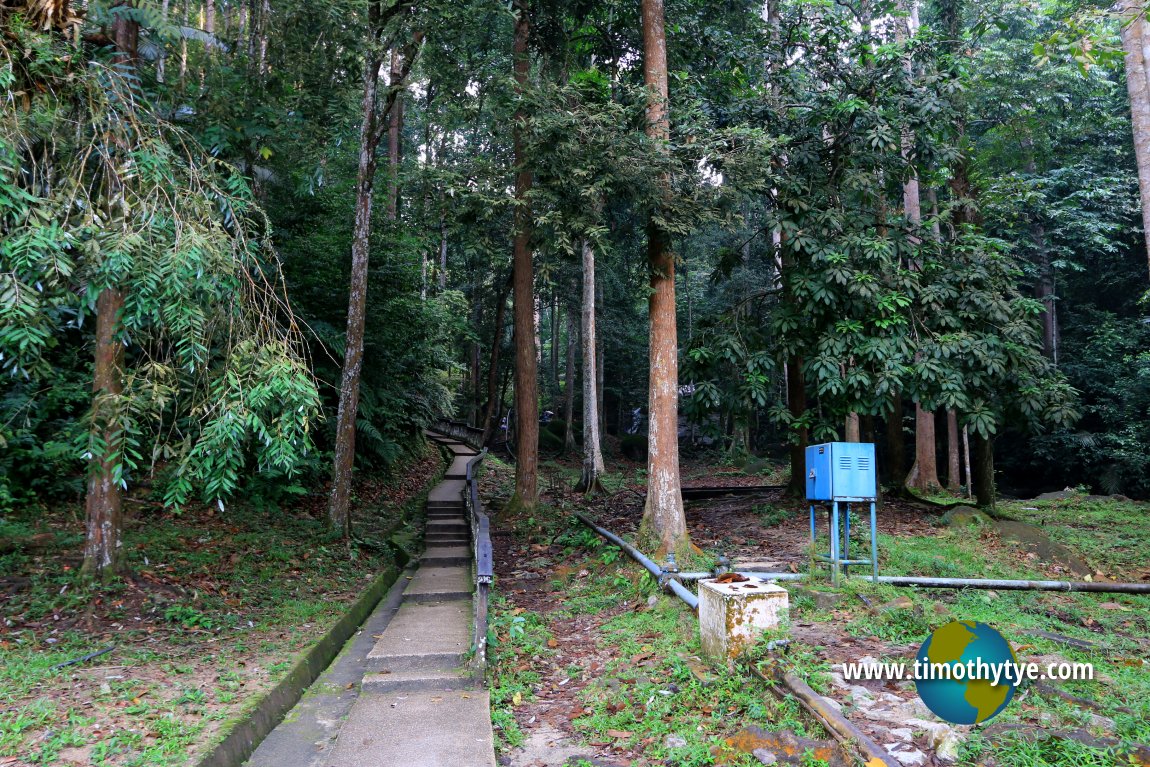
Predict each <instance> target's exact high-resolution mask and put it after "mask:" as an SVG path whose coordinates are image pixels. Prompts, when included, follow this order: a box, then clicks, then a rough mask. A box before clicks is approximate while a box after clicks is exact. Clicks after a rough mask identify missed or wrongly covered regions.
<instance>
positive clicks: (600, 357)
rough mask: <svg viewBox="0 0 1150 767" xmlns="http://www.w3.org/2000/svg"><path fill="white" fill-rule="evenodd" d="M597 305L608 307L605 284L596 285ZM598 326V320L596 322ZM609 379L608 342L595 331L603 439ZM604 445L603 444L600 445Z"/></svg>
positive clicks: (600, 425) (596, 397)
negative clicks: (605, 298) (604, 289)
mask: <svg viewBox="0 0 1150 767" xmlns="http://www.w3.org/2000/svg"><path fill="white" fill-rule="evenodd" d="M595 296H596V298H595V307H596V310H598V307H604V309H605V308H606V307H605V305H604V303H603V286H602V285H601V284H600V285H597V286H596V287H595ZM596 328H598V322H596ZM606 380H607V342H606V340H605V339H604V338H603V334H602V333H600V332H598V330H597V329H596V332H595V402H596V404H597V405H598V407H599V411H598V413H597V415H598V418H599V438H600V439H602V438H603V435H605V434H606V433H607V402H606V391H607V389H606V384H605V383H604V382H605V381H606ZM600 447H602V445H600Z"/></svg>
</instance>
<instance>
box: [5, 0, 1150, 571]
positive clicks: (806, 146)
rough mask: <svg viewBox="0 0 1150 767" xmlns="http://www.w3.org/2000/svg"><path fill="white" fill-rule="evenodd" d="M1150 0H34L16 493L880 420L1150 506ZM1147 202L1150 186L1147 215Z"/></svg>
mask: <svg viewBox="0 0 1150 767" xmlns="http://www.w3.org/2000/svg"><path fill="white" fill-rule="evenodd" d="M1144 17H1145V9H1144V8H1143V7H1141V6H1139V5H1136V4H1132V3H1120V4H1119V5H1117V6H1114V7H1111V8H1104V7H1101V6H1094V5H1090V4H1087V3H1066V2H1029V1H1023V0H994V2H990V3H984V4H971V3H965V2H962V0H925V1H924V2H921V3H920V2H917V0H892V1H890V2H871V1H870V0H859V1H858V2H836V3H830V2H823V1H822V0H768V2H766V3H765V4H760V3H748V2H722V3H713V2H698V1H697V0H671V1H670V2H668V3H666V5H665V7H664V4H663V3H661V2H651V0H648V1H647V2H644V3H638V2H635V3H615V2H577V3H555V2H548V1H546V0H516V2H514V3H512V4H511V5H507V4H505V3H495V2H489V1H487V0H478V1H476V2H472V1H471V0H466V1H465V2H451V3H445V2H439V0H422V1H418V0H402V1H400V2H390V1H389V0H336V1H335V2H330V3H323V4H317V3H308V2H300V1H299V0H235V1H234V2H233V1H231V0H189V1H186V2H180V3H173V2H170V0H163V2H157V1H155V0H136V1H134V2H124V1H120V0H104V1H101V2H95V1H94V2H90V3H70V2H67V0H34V1H29V2H18V1H16V0H6V1H5V2H4V3H3V5H2V6H0V25H2V28H3V31H2V38H0V87H2V89H3V92H4V104H3V111H2V113H0V239H2V242H0V373H2V375H3V377H4V381H5V384H4V387H3V390H2V394H0V448H2V450H0V511H3V512H5V513H7V512H8V511H11V510H15V509H19V508H26V507H29V506H34V505H36V504H48V503H55V502H60V501H64V500H67V499H75V498H78V497H79V496H80V494H84V495H85V496H86V503H87V513H88V528H87V529H88V532H87V539H88V552H87V553H88V563H87V565H86V566H87V567H88V568H89V569H92V570H94V571H100V570H102V569H104V568H105V567H107V568H109V569H114V566H115V559H116V551H117V548H116V547H117V545H118V544H117V539H116V537H115V534H114V532H109V533H108V535H109V536H111V537H110V538H106V537H103V534H102V533H101V532H100V531H101V530H107V531H114V530H115V529H117V527H118V525H119V524H120V521H119V520H120V515H121V503H122V496H123V494H124V493H127V494H129V496H133V497H134V496H136V495H139V496H140V497H144V498H149V499H151V500H152V501H153V502H155V503H157V504H159V505H160V506H161V507H167V508H179V507H181V506H182V505H185V504H188V503H205V502H206V503H213V504H217V503H218V504H220V505H221V506H224V505H226V504H227V503H230V502H231V501H232V500H234V499H241V498H242V499H245V500H251V499H261V500H262V501H266V502H267V503H270V504H276V503H279V502H282V501H284V500H286V499H290V498H291V497H294V496H303V495H308V494H324V495H325V496H327V495H329V496H330V498H329V500H328V515H329V517H330V520H331V523H332V525H333V527H334V528H335V529H337V530H341V531H342V533H343V534H344V535H345V536H347V535H350V534H351V533H350V522H349V519H350V516H349V511H348V509H349V506H350V504H351V503H352V498H353V495H354V486H353V484H352V477H353V472H354V471H355V470H356V469H358V470H360V471H369V472H370V471H387V469H388V467H390V466H392V465H394V464H395V462H396V461H397V460H399V459H400V458H402V457H403V456H405V455H407V454H410V452H411V451H414V450H418V449H420V448H419V446H420V445H421V444H422V431H423V429H424V428H426V427H427V426H429V425H431V424H433V423H434V422H436V421H437V420H440V419H447V418H455V419H458V420H461V421H466V422H467V423H469V424H470V425H471V426H473V427H475V428H476V429H478V430H481V432H482V435H483V439H484V441H485V442H486V443H488V444H489V445H490V446H492V447H493V449H503V448H506V450H507V453H508V455H509V456H514V457H515V458H516V460H517V483H516V499H517V502H518V503H522V504H523V505H525V506H529V507H530V506H533V505H534V503H535V502H536V497H537V490H536V486H535V484H536V474H537V470H538V469H537V465H538V460H539V454H540V451H542V452H543V454H544V455H545V456H546V455H548V454H551V453H560V452H568V453H571V454H575V453H577V452H581V453H582V455H583V460H584V476H583V480H582V481H581V482H580V487H581V489H583V490H588V491H595V490H597V489H601V488H600V485H599V482H598V475H599V474H601V473H602V472H603V471H604V454H606V458H607V460H608V461H610V460H618V459H619V458H620V457H623V458H627V457H629V458H632V459H636V460H640V461H645V462H646V463H647V467H648V483H649V492H648V512H649V518H648V520H647V523H646V527H645V530H647V531H648V532H652V533H653V534H655V535H657V536H658V537H659V540H660V543H661V545H663V546H668V547H677V546H680V545H682V544H683V541H684V540H685V536H686V533H685V528H684V527H683V526H682V525H681V524H679V521H681V518H682V501H681V498H679V491H678V483H679V476H678V455H679V452H680V451H682V450H710V451H714V452H715V453H716V454H719V455H722V456H726V457H730V458H732V459H745V458H746V457H747V456H748V455H752V454H753V455H759V456H768V457H771V458H777V459H780V460H781V459H784V458H786V457H787V456H790V458H789V460H790V463H791V472H792V473H791V479H792V483H795V482H800V483H801V481H802V464H801V460H802V448H803V446H804V445H806V444H808V443H810V442H821V441H831V440H840V439H841V440H850V441H858V440H862V441H867V442H875V443H876V444H877V445H878V450H879V457H880V468H881V471H882V474H883V480H884V482H885V483H886V484H887V486H888V488H890V489H891V490H892V491H895V492H903V491H904V489H905V488H910V490H911V491H914V492H928V493H929V492H934V491H937V490H940V489H941V488H943V487H944V486H945V487H946V488H948V489H949V490H950V491H951V492H960V491H965V492H969V493H972V494H974V495H976V496H977V499H978V501H979V502H980V503H983V504H992V503H993V502H994V499H995V496H996V493H1008V494H1009V493H1015V492H1024V491H1032V490H1039V489H1045V488H1049V487H1053V486H1055V485H1057V486H1060V487H1061V486H1065V485H1081V486H1084V487H1087V488H1089V489H1091V490H1093V491H1100V492H1106V493H1124V494H1127V495H1131V496H1136V497H1148V496H1150V479H1148V478H1150V459H1147V457H1146V456H1147V451H1146V450H1145V445H1146V444H1147V442H1148V441H1150V322H1148V320H1147V308H1146V303H1145V296H1146V294H1147V289H1146V288H1147V266H1148V260H1147V245H1146V238H1145V231H1144V230H1145V227H1146V223H1145V222H1146V221H1147V220H1150V219H1147V218H1146V216H1147V215H1150V214H1148V213H1147V207H1148V202H1150V79H1148V77H1147V62H1146V61H1145V60H1143V58H1142V55H1143V54H1142V40H1143V37H1144V36H1145V34H1146V30H1145V26H1146V23H1145V18H1144ZM1140 211H1141V215H1140Z"/></svg>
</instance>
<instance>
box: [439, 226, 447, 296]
mask: <svg viewBox="0 0 1150 767" xmlns="http://www.w3.org/2000/svg"><path fill="white" fill-rule="evenodd" d="M439 290H440V291H444V290H447V212H446V211H445V210H444V209H443V207H442V206H440V213H439Z"/></svg>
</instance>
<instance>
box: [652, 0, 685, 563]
mask: <svg viewBox="0 0 1150 767" xmlns="http://www.w3.org/2000/svg"><path fill="white" fill-rule="evenodd" d="M642 20H643V81H644V82H645V83H646V85H647V90H648V96H647V98H648V102H647V135H648V136H649V137H650V138H651V140H652V141H654V142H655V143H656V144H658V145H660V146H661V145H663V144H665V143H666V142H667V141H668V140H669V139H670V135H671V123H670V119H669V116H668V112H667V93H668V90H667V35H666V30H665V29H664V22H665V19H664V15H663V0H642ZM659 183H660V184H661V185H663V186H664V187H667V186H668V185H669V179H666V178H664V179H661V180H660V182H659ZM669 191H670V190H669V189H667V190H666V193H669ZM647 266H648V269H649V270H650V273H651V292H650V296H649V298H648V310H649V314H650V317H651V336H650V338H651V342H650V368H651V369H650V383H649V390H648V398H649V399H648V402H649V404H648V411H649V415H648V429H647V504H646V506H645V508H644V510H643V522H642V528H643V529H644V530H645V531H646V532H647V534H648V535H650V536H651V537H653V538H654V539H655V540H656V541H657V542H658V549H659V551H658V554H659V555H662V554H666V553H668V552H672V551H673V552H676V553H679V554H685V553H686V552H687V550H688V549H689V547H690V543H691V541H690V537H689V536H688V534H687V518H686V515H685V514H684V511H683V496H682V493H681V491H680V483H679V345H678V339H677V328H676V320H675V254H674V253H673V252H672V250H671V235H670V233H669V232H667V231H666V230H664V229H663V228H662V227H661V226H659V224H658V222H657V220H656V216H655V215H652V216H651V217H650V218H649V219H648V221H647Z"/></svg>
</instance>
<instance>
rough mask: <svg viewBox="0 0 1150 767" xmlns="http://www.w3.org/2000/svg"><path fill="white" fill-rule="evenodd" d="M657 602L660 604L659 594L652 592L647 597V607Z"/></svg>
mask: <svg viewBox="0 0 1150 767" xmlns="http://www.w3.org/2000/svg"><path fill="white" fill-rule="evenodd" d="M657 604H659V596H658V595H657V594H652V595H651V596H649V597H647V607H654V606H655V605H657Z"/></svg>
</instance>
